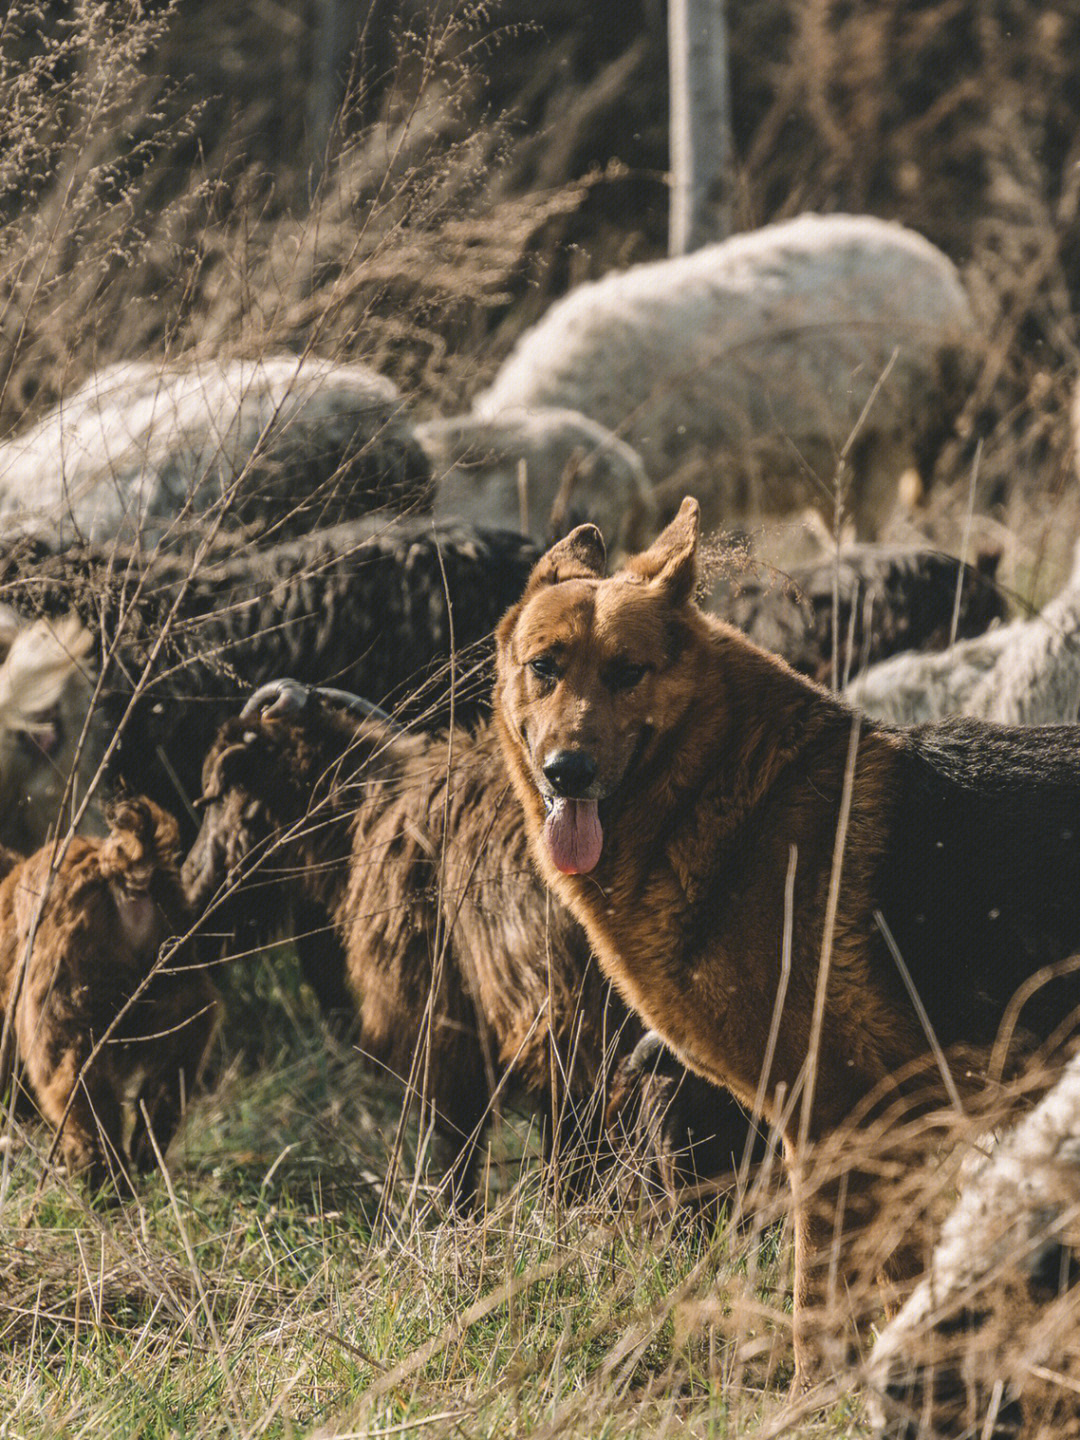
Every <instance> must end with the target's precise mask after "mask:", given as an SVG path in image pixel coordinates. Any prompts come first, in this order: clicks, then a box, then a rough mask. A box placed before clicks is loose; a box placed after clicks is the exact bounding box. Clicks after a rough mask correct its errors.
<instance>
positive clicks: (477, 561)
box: [0, 520, 536, 843]
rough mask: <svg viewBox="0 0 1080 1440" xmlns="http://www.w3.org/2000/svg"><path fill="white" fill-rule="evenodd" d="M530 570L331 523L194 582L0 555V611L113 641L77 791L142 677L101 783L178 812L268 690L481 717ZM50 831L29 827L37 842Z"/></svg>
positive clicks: (153, 568) (48, 556)
mask: <svg viewBox="0 0 1080 1440" xmlns="http://www.w3.org/2000/svg"><path fill="white" fill-rule="evenodd" d="M535 558H536V551H535V549H534V547H533V545H532V544H531V543H530V542H529V541H528V540H525V539H523V538H521V537H520V536H517V535H510V534H507V533H505V532H503V531H484V530H475V529H470V528H468V527H464V526H460V525H449V524H448V525H439V526H436V525H434V524H432V522H431V521H426V522H424V521H412V520H406V521H398V522H395V523H390V524H387V523H383V524H381V525H380V524H377V523H376V522H373V521H357V522H355V523H350V524H346V525H339V526H335V527H334V528H332V529H329V530H324V531H321V532H317V533H316V534H313V535H311V536H309V537H307V538H306V539H304V540H296V541H292V542H290V543H288V544H283V545H279V546H276V547H274V548H272V549H269V550H264V551H253V552H250V553H244V554H241V555H235V556H232V557H229V558H220V557H215V556H212V557H211V558H209V559H207V560H205V561H204V562H203V563H202V564H201V565H200V566H199V567H198V568H195V569H193V566H192V562H191V561H190V560H188V559H184V558H182V557H178V556H158V557H155V558H154V559H152V560H150V561H147V560H146V559H145V557H141V556H139V555H138V554H137V553H135V552H124V551H119V550H116V551H114V550H104V549H103V550H96V549H93V548H90V547H83V548H74V549H71V550H67V551H64V552H59V553H57V552H53V551H51V550H50V549H49V548H48V547H47V546H45V545H43V544H42V543H41V542H37V541H33V542H31V541H25V540H24V541H9V542H6V544H0V598H3V599H4V600H6V601H7V602H8V603H9V604H11V605H12V606H14V607H15V608H17V609H18V610H19V611H21V612H22V613H25V614H44V615H50V616H52V615H58V614H66V613H68V612H70V611H74V612H75V613H76V614H77V615H78V616H79V617H80V619H81V620H82V622H83V624H84V625H85V627H86V629H87V630H88V631H89V632H90V634H91V635H93V636H100V637H101V640H102V642H103V644H104V646H105V647H112V646H113V645H114V643H115V644H116V650H115V654H113V656H112V658H111V660H110V662H109V664H108V666H107V668H106V672H105V676H104V680H103V684H102V695H101V702H100V705H99V707H98V714H97V715H96V717H95V721H96V723H95V725H94V730H93V734H92V736H91V741H90V743H89V744H87V745H86V746H85V747H84V753H83V756H82V760H81V764H80V771H81V777H82V782H83V786H84V787H85V785H86V783H87V782H88V781H89V779H90V778H91V776H92V775H93V773H94V771H95V770H96V768H97V763H98V761H99V759H100V757H101V754H102V752H103V750H104V746H105V744H106V743H107V741H108V739H109V738H110V737H111V736H112V735H113V733H114V732H115V730H116V728H117V725H118V723H119V721H120V719H121V717H122V716H123V714H124V712H125V711H126V710H127V707H128V704H129V702H130V700H131V697H132V694H133V690H134V687H135V684H136V682H137V681H138V679H139V677H140V676H141V675H142V673H143V670H144V667H146V666H147V665H148V664H149V665H150V671H149V680H148V683H147V685H146V686H145V688H144V689H142V690H141V691H140V693H139V697H138V699H137V701H136V703H135V706H134V708H133V710H132V713H131V715H130V716H129V718H128V721H127V724H126V726H125V729H124V732H123V734H122V738H121V742H120V747H119V750H118V751H117V752H116V754H115V756H114V758H113V761H112V764H111V767H110V777H109V778H110V780H112V781H115V780H117V779H119V780H122V781H123V783H124V785H125V786H126V788H127V789H128V790H129V791H132V792H135V793H140V794H146V795H149V796H151V797H152V798H153V799H154V800H156V801H157V802H158V803H159V804H162V805H164V806H166V807H167V808H169V809H172V810H173V811H175V812H177V813H179V814H181V815H182V814H183V803H182V801H181V798H180V795H179V794H178V793H177V787H178V786H179V789H180V791H181V792H182V793H183V794H184V795H185V796H186V797H188V798H193V797H194V796H195V795H197V794H198V789H199V784H200V779H201V773H202V762H203V757H204V756H205V755H206V752H207V750H208V749H209V747H210V743H211V741H212V740H213V738H214V736H215V734H216V733H217V730H218V728H219V726H220V725H221V724H222V722H223V721H224V720H225V719H226V718H227V717H228V716H229V715H230V714H234V713H235V711H236V708H237V705H238V702H239V701H240V699H241V697H242V696H244V695H246V694H248V693H249V691H250V689H251V686H252V685H253V684H259V683H260V682H261V681H265V680H269V679H271V678H273V677H274V676H277V675H282V674H293V675H296V676H297V677H298V678H299V679H300V680H303V681H305V682H307V683H310V684H334V685H345V686H347V687H348V688H349V689H352V690H357V691H359V692H360V693H362V694H365V695H370V696H371V698H372V699H373V700H377V701H379V702H380V703H381V704H384V705H386V706H387V707H389V708H393V709H394V710H396V711H397V710H401V711H403V712H404V713H406V714H408V715H409V716H410V717H411V718H415V719H418V720H419V721H420V722H421V723H423V724H425V725H436V724H445V722H446V720H447V718H448V716H449V710H450V707H449V702H448V695H449V692H450V690H451V681H453V690H454V714H455V716H456V717H457V718H458V719H460V720H468V719H469V718H470V717H475V715H476V714H477V712H478V710H479V708H480V706H481V703H482V702H483V703H484V704H486V699H487V691H488V687H489V678H488V674H487V671H486V669H484V673H483V675H482V677H481V676H480V674H479V671H478V666H479V667H481V668H483V664H484V662H485V661H486V659H487V658H488V657H489V655H490V647H489V643H488V642H489V637H490V632H491V630H492V628H493V627H494V625H495V623H496V621H497V620H498V619H499V617H500V615H501V614H502V613H503V611H504V610H505V609H506V607H507V606H508V605H509V604H511V603H512V602H513V601H514V600H516V599H517V597H518V595H519V594H520V593H521V589H522V587H523V585H524V583H525V577H526V576H527V575H528V573H529V569H530V567H531V565H532V563H533V562H534V560H535ZM163 632H164V642H163V643H161V636H162V634H163ZM155 647H157V648H155ZM91 689H92V687H91ZM89 695H90V689H88V690H87V694H86V696H85V697H84V699H83V713H84V714H85V709H86V704H87V702H88V700H89ZM63 738H64V737H62V736H61V737H59V740H58V742H57V744H58V747H59V745H61V744H62V743H63ZM174 777H175V778H174ZM54 819H55V815H53V814H44V815H43V816H41V817H40V823H39V829H38V835H39V837H40V839H43V838H44V834H45V832H46V829H47V827H48V825H49V824H50V823H51V822H52V821H53V820H54ZM189 834H190V832H189ZM40 839H37V840H35V843H40Z"/></svg>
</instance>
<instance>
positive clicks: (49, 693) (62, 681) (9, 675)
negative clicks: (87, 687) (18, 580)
mask: <svg viewBox="0 0 1080 1440" xmlns="http://www.w3.org/2000/svg"><path fill="white" fill-rule="evenodd" d="M93 645H94V637H93V636H92V635H91V634H90V632H89V630H87V629H86V627H85V626H84V625H83V623H82V621H81V620H80V619H79V617H78V616H77V615H64V616H61V618H60V619H58V620H35V621H34V622H33V624H32V625H28V626H27V627H26V628H25V629H23V630H20V631H19V632H18V633H17V634H16V636H15V638H14V640H13V641H12V643H11V648H10V650H9V651H8V653H7V655H6V657H5V658H4V662H3V664H0V733H3V732H5V731H6V732H12V731H17V732H22V733H24V734H30V735H40V734H42V733H43V732H46V731H47V730H48V728H49V719H48V715H49V711H50V710H52V709H53V707H54V706H55V705H56V704H58V702H59V700H60V697H61V695H63V693H64V687H65V686H66V685H67V683H68V681H69V680H70V679H71V677H72V675H74V674H76V673H79V672H82V671H84V670H85V669H86V662H87V659H88V657H89V654H90V651H91V650H92V649H93Z"/></svg>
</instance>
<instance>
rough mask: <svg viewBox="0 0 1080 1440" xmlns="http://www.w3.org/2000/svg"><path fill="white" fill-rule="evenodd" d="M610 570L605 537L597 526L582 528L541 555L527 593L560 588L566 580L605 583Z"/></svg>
mask: <svg viewBox="0 0 1080 1440" xmlns="http://www.w3.org/2000/svg"><path fill="white" fill-rule="evenodd" d="M606 568H607V551H606V550H605V549H604V537H603V536H602V535H601V534H600V531H599V530H598V529H597V528H596V526H595V525H579V526H578V527H577V529H576V530H571V531H570V534H569V535H567V536H566V537H565V538H564V539H562V540H560V541H559V542H558V544H557V545H553V546H552V547H551V549H550V550H548V551H547V552H546V553H545V554H543V555H541V556H540V559H539V560H538V561H537V562H536V566H535V568H534V570H533V572H532V574H531V575H530V576H529V583H528V585H527V586H526V587H525V593H526V595H528V594H530V593H531V592H532V591H534V590H537V589H539V588H540V586H541V585H559V584H561V583H562V581H563V580H602V579H603V578H604V571H605V569H606Z"/></svg>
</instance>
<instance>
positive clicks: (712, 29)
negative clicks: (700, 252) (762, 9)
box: [668, 0, 734, 255]
mask: <svg viewBox="0 0 1080 1440" xmlns="http://www.w3.org/2000/svg"><path fill="white" fill-rule="evenodd" d="M725 6H726V0H668V43H669V52H670V61H669V73H670V79H671V106H670V110H671V220H670V225H669V230H668V253H669V254H670V255H686V254H688V253H689V252H690V251H691V250H697V249H699V248H700V247H701V246H702V245H707V244H709V243H710V242H712V241H714V240H724V239H726V238H727V236H728V235H730V234H731V228H732V208H733V207H732V192H733V189H734V186H733V177H732V169H733V153H732V151H733V144H732V135H731V85H730V79H729V73H728V39H727V15H726V8H725Z"/></svg>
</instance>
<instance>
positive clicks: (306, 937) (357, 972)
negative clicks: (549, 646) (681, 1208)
mask: <svg viewBox="0 0 1080 1440" xmlns="http://www.w3.org/2000/svg"><path fill="white" fill-rule="evenodd" d="M202 803H203V805H204V806H205V817H204V821H203V826H202V829H201V831H200V833H199V837H198V839H197V841H196V843H195V845H194V847H193V848H192V851H191V853H190V854H189V856H188V858H187V861H186V862H185V865H184V882H185V885H186V887H187V889H188V894H189V898H190V899H191V900H192V902H193V904H194V905H195V906H196V908H202V907H204V906H206V905H207V904H208V903H209V902H211V901H212V900H213V898H214V896H215V894H218V893H221V894H222V895H223V897H225V898H223V900H222V902H221V905H220V908H219V907H218V906H215V907H214V913H213V915H212V916H211V917H210V919H209V920H208V928H209V929H213V930H218V929H221V928H222V926H223V925H225V926H233V925H235V926H242V927H243V928H244V930H245V938H246V939H248V940H252V941H254V940H257V939H259V938H263V939H265V938H266V937H267V934H268V932H272V931H277V932H280V931H282V930H285V931H286V932H287V933H296V935H297V939H296V944H297V949H298V952H299V955H300V960H301V964H302V966H303V969H304V973H305V975H306V976H307V978H308V979H309V980H310V982H311V984H312V986H313V988H314V989H315V991H316V993H317V994H318V996H319V998H320V1000H321V1001H322V1003H323V1004H324V1006H326V1007H328V1008H329V1009H331V1010H334V1009H338V1010H340V1009H345V1010H346V1012H347V1013H350V1014H351V1015H353V1016H354V1017H355V1022H356V1027H357V1030H358V1036H359V1043H360V1046H361V1048H362V1049H363V1051H364V1052H365V1053H366V1054H369V1055H371V1056H373V1057H374V1058H375V1059H377V1060H378V1061H380V1062H381V1063H382V1064H383V1065H385V1066H386V1067H387V1068H388V1069H390V1070H391V1071H393V1072H394V1073H396V1074H398V1075H400V1076H401V1077H402V1078H407V1077H409V1076H412V1077H413V1084H414V1086H415V1087H416V1089H421V1088H423V1089H425V1092H426V1094H427V1096H428V1098H429V1099H430V1101H431V1103H432V1106H433V1109H434V1115H435V1125H436V1133H438V1134H439V1135H440V1136H441V1138H442V1139H443V1141H444V1142H445V1144H446V1147H447V1150H448V1151H449V1153H450V1157H451V1158H450V1163H449V1165H448V1173H449V1175H450V1178H451V1183H452V1186H453V1187H454V1189H455V1191H456V1193H457V1195H458V1197H459V1198H460V1199H462V1200H463V1201H466V1200H467V1199H468V1197H469V1196H471V1194H472V1191H473V1189H474V1183H475V1161H476V1142H477V1139H478V1137H479V1134H480V1131H481V1130H482V1127H483V1123H484V1119H485V1116H486V1115H487V1112H488V1109H489V1105H490V1100H491V1097H492V1095H493V1093H494V1091H495V1088H496V1086H497V1085H498V1084H499V1083H500V1080H501V1078H502V1077H503V1075H504V1074H505V1073H506V1072H510V1074H511V1075H512V1076H513V1078H514V1079H515V1081H516V1082H517V1083H518V1084H519V1085H520V1086H521V1087H523V1088H524V1089H525V1090H526V1091H527V1092H529V1093H530V1094H531V1095H532V1096H533V1097H535V1098H536V1099H537V1100H539V1102H540V1103H541V1105H542V1106H543V1107H544V1108H545V1110H546V1111H547V1112H548V1113H549V1114H551V1113H552V1112H554V1113H555V1114H556V1115H557V1116H559V1117H561V1118H560V1120H559V1122H558V1124H559V1131H560V1135H561V1140H562V1142H563V1144H564V1145H565V1146H566V1152H565V1163H564V1174H565V1175H567V1177H568V1178H570V1179H572V1180H574V1179H576V1180H582V1181H583V1180H586V1179H587V1178H588V1174H589V1172H590V1168H591V1166H592V1164H593V1163H595V1155H596V1153H597V1144H598V1140H599V1135H600V1127H601V1121H602V1115H601V1114H600V1113H599V1112H600V1110H601V1109H602V1093H601V1092H602V1090H603V1087H604V1077H605V1075H606V1073H607V1067H608V1059H609V1057H610V1056H611V1055H613V1054H618V1053H625V1052H626V1051H627V1050H629V1049H630V1048H631V1046H632V1045H633V1043H634V1041H635V1040H636V1039H637V1038H638V1036H639V1034H640V1027H639V1026H638V1025H637V1023H636V1022H635V1021H632V1020H628V1019H627V1016H626V1012H625V1010H624V1008H623V1007H622V1005H621V1003H620V1002H619V1001H618V1000H617V999H616V998H615V997H614V996H613V995H612V994H611V993H610V992H609V989H608V986H607V984H606V983H605V982H604V980H603V979H602V978H601V976H600V975H599V973H598V971H597V968H596V965H595V962H594V961H593V959H592V957H591V955H590V952H589V946H588V943H587V941H586V939H585V936H584V933H583V932H582V930H581V929H580V928H579V926H578V925H577V924H576V923H575V922H574V921H573V920H572V919H571V917H570V916H569V914H568V913H567V911H566V910H564V909H563V907H562V906H561V905H559V904H558V903H556V902H552V901H550V900H549V898H548V896H547V895H546V893H545V892H544V890H543V889H542V887H541V885H540V883H539V880H538V879H537V877H536V876H535V874H534V872H533V869H532V866H531V864H530V861H529V857H528V854H527V851H526V845H525V834H524V827H523V826H522V824H521V820H520V817H519V815H518V814H517V813H516V811H515V807H514V806H513V805H512V803H511V796H510V793H509V790H508V782H507V777H506V774H505V771H504V769H503V765H502V761H501V759H500V756H499V751H498V747H497V745H496V743H495V737H494V735H493V733H492V731H491V729H490V728H489V727H486V726H485V727H482V728H480V729H479V730H478V731H477V732H476V733H469V732H467V731H465V730H461V729H457V730H455V731H453V732H452V734H451V735H450V736H445V735H444V736H438V737H430V736H420V735H404V734H402V733H401V732H399V731H397V730H396V729H395V728H394V727H392V726H390V725H388V724H387V723H386V722H385V721H384V720H379V719H377V718H368V719H364V718H357V717H356V716H354V715H352V716H350V715H345V714H343V713H341V712H340V711H336V710H334V709H332V708H329V707H327V706H325V705H323V704H322V703H319V702H318V701H317V700H313V701H309V703H307V704H306V705H305V706H304V710H303V712H302V718H296V717H295V716H283V717H281V718H277V717H275V716H273V715H271V716H266V715H265V714H264V715H262V716H259V717H254V718H250V719H245V718H242V717H241V718H238V719H235V720H231V721H229V722H228V723H227V724H226V725H225V726H224V727H223V729H222V732H221V734H220V735H219V737H218V739H217V741H216V742H215V744H214V746H213V749H212V750H211V752H210V755H209V756H208V758H207V762H206V768H205V777H204V791H203V801H202ZM230 884H232V885H233V886H234V887H235V888H233V889H232V891H231V893H228V894H227V895H226V892H227V891H228V888H229V885H230ZM328 923H329V927H330V928H329V929H328V928H327V925H328ZM428 1017H429V1020H430V1028H427V1027H428ZM418 1055H419V1056H420V1062H419V1064H417V1059H416V1057H417V1056H418ZM414 1066H415V1067H416V1068H415V1069H414ZM710 1100H711V1104H712V1105H714V1106H715V1107H716V1109H717V1111H718V1112H719V1113H720V1114H722V1115H723V1116H724V1117H725V1120H726V1117H727V1112H728V1107H729V1105H731V1104H733V1102H729V1100H728V1097H727V1096H726V1095H724V1094H722V1093H721V1092H718V1091H715V1090H714V1091H712V1092H711V1097H710ZM707 1108H708V1107H707V1106H706V1107H703V1110H699V1112H698V1113H697V1114H696V1115H695V1116H694V1120H695V1123H696V1125H697V1127H698V1130H699V1132H701V1133H705V1132H706V1131H707V1130H708V1128H709V1126H710V1124H711V1123H712V1120H711V1117H710V1116H709V1115H708V1113H707ZM744 1124H745V1122H744ZM743 1133H744V1134H745V1129H744V1132H743ZM740 1153H741V1152H740Z"/></svg>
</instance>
